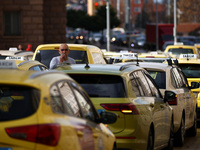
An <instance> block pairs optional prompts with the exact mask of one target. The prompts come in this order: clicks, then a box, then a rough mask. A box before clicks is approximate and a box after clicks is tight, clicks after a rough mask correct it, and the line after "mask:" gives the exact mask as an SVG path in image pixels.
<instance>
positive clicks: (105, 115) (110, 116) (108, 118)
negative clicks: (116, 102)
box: [100, 111, 117, 124]
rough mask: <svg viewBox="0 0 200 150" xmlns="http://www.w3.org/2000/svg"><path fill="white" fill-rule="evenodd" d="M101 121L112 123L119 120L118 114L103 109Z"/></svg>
mask: <svg viewBox="0 0 200 150" xmlns="http://www.w3.org/2000/svg"><path fill="white" fill-rule="evenodd" d="M100 116H101V122H102V123H104V124H112V123H115V122H116V120H117V115H116V114H114V113H112V112H106V111H103V112H101V113H100Z"/></svg>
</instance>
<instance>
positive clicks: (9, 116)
mask: <svg viewBox="0 0 200 150" xmlns="http://www.w3.org/2000/svg"><path fill="white" fill-rule="evenodd" d="M39 101H40V92H39V90H37V89H33V88H30V87H24V86H7V85H0V121H9V120H16V119H21V118H25V117H28V116H30V115H32V114H33V113H35V112H36V110H37V108H38V105H39Z"/></svg>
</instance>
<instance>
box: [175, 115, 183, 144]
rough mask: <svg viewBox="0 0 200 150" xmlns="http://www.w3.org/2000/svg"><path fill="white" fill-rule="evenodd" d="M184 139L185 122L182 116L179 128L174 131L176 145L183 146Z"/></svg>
mask: <svg viewBox="0 0 200 150" xmlns="http://www.w3.org/2000/svg"><path fill="white" fill-rule="evenodd" d="M184 141H185V122H184V119H183V117H182V119H181V125H180V128H179V130H178V132H177V133H176V137H175V143H176V144H177V146H183V144H184Z"/></svg>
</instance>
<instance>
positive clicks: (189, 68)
mask: <svg viewBox="0 0 200 150" xmlns="http://www.w3.org/2000/svg"><path fill="white" fill-rule="evenodd" d="M179 66H180V68H181V70H182V71H183V73H184V74H185V76H186V77H187V78H199V77H200V69H199V68H200V65H199V64H179Z"/></svg>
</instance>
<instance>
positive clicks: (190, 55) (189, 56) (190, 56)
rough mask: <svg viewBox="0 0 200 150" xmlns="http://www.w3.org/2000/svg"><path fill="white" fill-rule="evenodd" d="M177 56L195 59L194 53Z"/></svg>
mask: <svg viewBox="0 0 200 150" xmlns="http://www.w3.org/2000/svg"><path fill="white" fill-rule="evenodd" d="M179 58H185V59H196V58H197V55H196V54H180V56H179Z"/></svg>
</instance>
